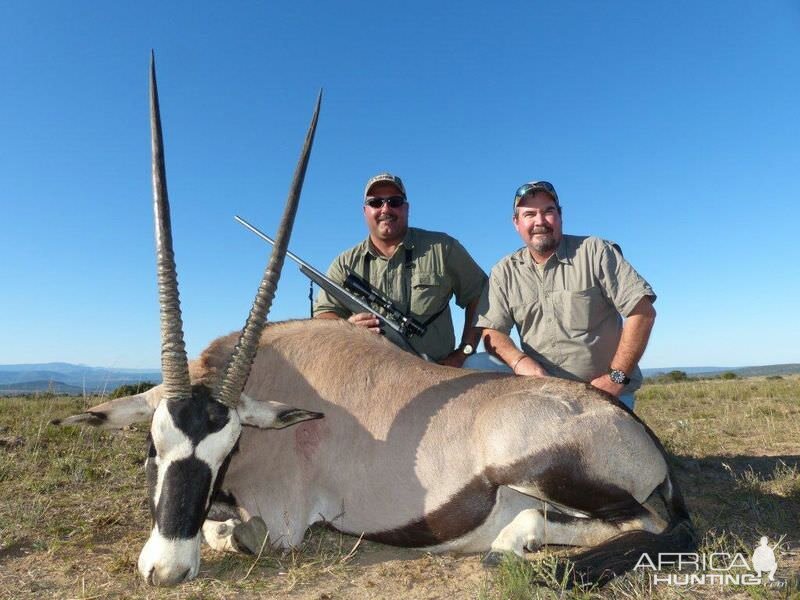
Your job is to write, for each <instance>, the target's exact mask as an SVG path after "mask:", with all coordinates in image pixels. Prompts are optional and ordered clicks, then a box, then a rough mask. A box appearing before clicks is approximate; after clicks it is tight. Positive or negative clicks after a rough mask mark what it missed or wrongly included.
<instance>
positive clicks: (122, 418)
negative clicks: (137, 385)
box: [50, 385, 163, 429]
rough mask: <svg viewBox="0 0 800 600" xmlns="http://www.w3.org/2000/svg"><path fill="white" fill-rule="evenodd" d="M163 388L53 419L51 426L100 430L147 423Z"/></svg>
mask: <svg viewBox="0 0 800 600" xmlns="http://www.w3.org/2000/svg"><path fill="white" fill-rule="evenodd" d="M162 395H163V388H162V387H161V386H160V385H157V386H156V387H154V388H150V389H149V390H147V391H146V392H142V393H141V394H136V395H134V396H125V397H124V398H117V399H115V400H110V401H108V402H104V403H103V404H98V405H97V406H93V407H92V408H90V409H89V410H87V411H86V412H82V413H78V414H77V415H72V416H70V417H67V418H66V419H53V420H52V421H50V423H51V424H52V425H88V426H91V427H99V428H100V429H122V428H123V427H126V426H128V425H132V424H133V423H141V422H144V421H149V420H150V418H151V417H152V416H153V412H154V411H155V410H156V407H157V406H158V403H159V402H161V397H162Z"/></svg>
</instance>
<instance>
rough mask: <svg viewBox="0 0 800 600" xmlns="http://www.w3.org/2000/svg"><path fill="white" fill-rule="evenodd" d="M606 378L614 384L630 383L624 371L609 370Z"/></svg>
mask: <svg viewBox="0 0 800 600" xmlns="http://www.w3.org/2000/svg"><path fill="white" fill-rule="evenodd" d="M608 378H609V379H611V381H613V382H614V383H620V384H622V385H628V384H629V383H630V382H631V378H630V377H628V376H627V375H626V374H625V372H624V371H620V370H619V369H609V370H608Z"/></svg>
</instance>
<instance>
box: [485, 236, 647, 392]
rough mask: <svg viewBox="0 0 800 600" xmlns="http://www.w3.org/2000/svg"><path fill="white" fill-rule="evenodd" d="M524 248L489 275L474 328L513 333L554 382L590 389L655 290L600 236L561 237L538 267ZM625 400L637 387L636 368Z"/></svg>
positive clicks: (639, 383)
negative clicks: (625, 323) (627, 320)
mask: <svg viewBox="0 0 800 600" xmlns="http://www.w3.org/2000/svg"><path fill="white" fill-rule="evenodd" d="M538 267H539V268H537V265H536V263H535V262H534V260H533V258H532V257H531V254H530V252H529V251H528V249H527V248H521V249H520V250H517V251H516V252H514V253H513V254H511V255H509V256H506V257H505V258H504V259H502V260H501V261H500V262H499V263H497V264H496V265H495V266H494V268H493V269H492V273H491V275H490V277H489V285H488V286H486V289H485V290H484V292H483V296H482V297H481V301H480V304H479V306H478V321H477V327H488V328H490V329H496V330H498V331H500V332H502V333H505V334H506V335H507V334H508V333H509V332H510V331H511V327H512V326H514V327H516V329H517V332H518V333H519V337H520V341H521V342H522V350H523V351H524V352H525V353H526V354H528V355H530V356H531V357H533V358H534V359H535V360H537V361H539V363H541V365H542V367H543V368H544V369H545V370H546V371H547V372H548V373H549V374H550V375H552V376H554V377H562V378H565V379H573V380H578V381H585V382H587V383H588V382H590V381H592V380H593V379H594V378H595V377H598V376H600V375H602V374H603V373H607V372H608V369H609V367H610V365H611V360H612V358H613V357H614V353H615V352H616V350H617V346H618V344H619V340H620V336H621V335H622V316H626V317H627V316H628V315H629V314H630V312H631V311H632V310H633V308H634V307H635V306H636V304H637V303H638V302H639V300H641V299H642V298H643V297H644V296H649V297H650V298H651V300H653V301H655V299H656V295H655V293H654V292H653V289H652V288H651V287H650V284H648V283H647V282H646V281H645V280H644V279H643V278H642V277H641V276H640V275H639V274H638V273H637V272H636V271H635V270H634V269H633V267H632V266H631V265H630V263H628V261H626V260H625V259H624V258H623V257H622V253H621V252H620V250H619V248H618V247H617V246H616V245H615V244H612V243H611V242H607V241H605V240H601V239H600V238H596V237H581V236H574V235H565V236H563V238H562V240H561V243H560V244H559V246H558V248H556V251H555V253H554V254H553V255H552V256H551V257H550V258H549V259H548V260H547V261H546V262H545V263H544V264H542V265H538ZM628 376H629V377H630V378H631V383H630V384H628V386H626V388H625V391H624V393H630V392H632V391H634V390H636V389H638V388H639V386H640V385H641V383H642V374H641V371H640V370H639V367H636V369H635V371H634V372H633V373H628Z"/></svg>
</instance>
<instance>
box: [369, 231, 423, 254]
mask: <svg viewBox="0 0 800 600" xmlns="http://www.w3.org/2000/svg"><path fill="white" fill-rule="evenodd" d="M416 239H417V232H416V230H415V229H414V228H413V227H409V228H408V229H407V230H406V235H405V237H404V238H403V241H402V242H400V244H399V245H398V246H397V250H395V253H394V254H393V255H392V256H396V255H397V253H398V252H399V251H400V248H409V249H411V248H414V242H415V240H416ZM363 252H364V253H369V254H371V255H372V256H374V257H375V258H386V257H385V256H383V255H382V254H380V253H379V252H377V251H376V250H375V248H374V247H373V246H372V241H371V240H370V239H369V236H367V239H366V240H364V243H363Z"/></svg>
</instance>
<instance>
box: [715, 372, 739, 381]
mask: <svg viewBox="0 0 800 600" xmlns="http://www.w3.org/2000/svg"><path fill="white" fill-rule="evenodd" d="M719 378H720V379H739V376H738V375H737V374H736V373H734V372H733V371H725V372H724V373H722V374H721V375H720V376H719Z"/></svg>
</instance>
